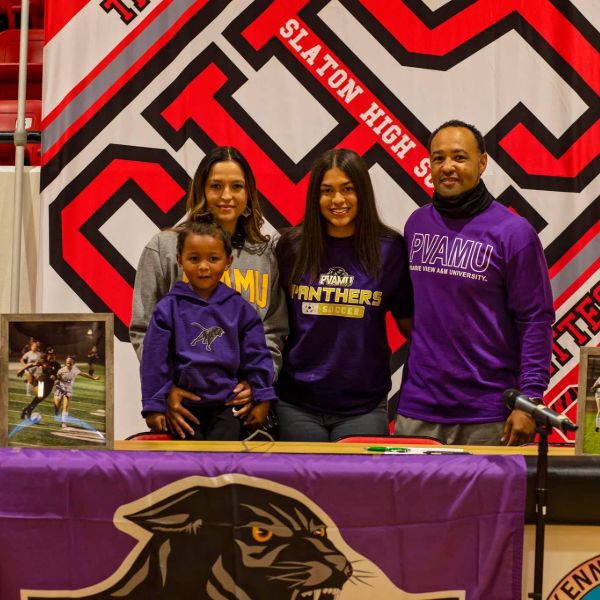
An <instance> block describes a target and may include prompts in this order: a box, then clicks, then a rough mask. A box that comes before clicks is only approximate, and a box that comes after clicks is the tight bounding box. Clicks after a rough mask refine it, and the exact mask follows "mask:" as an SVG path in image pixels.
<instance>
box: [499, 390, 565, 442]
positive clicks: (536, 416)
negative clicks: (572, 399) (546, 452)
mask: <svg viewBox="0 0 600 600" xmlns="http://www.w3.org/2000/svg"><path fill="white" fill-rule="evenodd" d="M502 399H503V400H504V404H505V405H506V406H507V407H508V408H510V409H511V410H522V411H523V412H524V413H527V414H528V415H530V416H531V417H533V420H534V421H535V422H536V424H537V425H542V426H543V425H549V426H550V427H556V429H560V430H561V431H565V432H566V431H576V430H577V425H575V423H573V421H571V419H569V417H565V415H559V414H558V413H557V412H556V411H554V410H552V409H551V408H548V407H547V406H546V405H545V404H536V403H535V401H533V400H531V399H529V398H528V397H527V396H524V395H523V394H522V393H521V392H519V390H506V391H505V392H504V393H503V394H502Z"/></svg>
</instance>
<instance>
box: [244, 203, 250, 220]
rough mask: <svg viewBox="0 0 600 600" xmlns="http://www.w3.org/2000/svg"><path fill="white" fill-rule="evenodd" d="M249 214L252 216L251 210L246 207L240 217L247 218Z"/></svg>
mask: <svg viewBox="0 0 600 600" xmlns="http://www.w3.org/2000/svg"><path fill="white" fill-rule="evenodd" d="M251 214H252V209H251V208H250V207H249V206H248V205H246V208H245V209H244V212H243V213H242V216H243V217H246V218H248V217H249V216H250V215H251Z"/></svg>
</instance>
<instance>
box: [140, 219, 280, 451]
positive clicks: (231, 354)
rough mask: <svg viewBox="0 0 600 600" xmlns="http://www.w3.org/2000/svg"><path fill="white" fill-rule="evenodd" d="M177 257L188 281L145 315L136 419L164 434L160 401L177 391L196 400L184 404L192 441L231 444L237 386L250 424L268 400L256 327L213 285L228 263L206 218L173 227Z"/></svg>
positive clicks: (245, 306)
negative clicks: (192, 420)
mask: <svg viewBox="0 0 600 600" xmlns="http://www.w3.org/2000/svg"><path fill="white" fill-rule="evenodd" d="M177 258H178V261H179V264H180V265H181V267H182V269H183V272H184V273H185V275H186V277H187V280H188V282H187V283H184V282H178V283H177V284H176V285H175V286H174V287H173V289H172V290H171V291H170V292H169V293H168V294H167V295H166V296H165V297H164V298H163V299H162V300H161V301H160V302H159V303H158V304H157V305H156V308H155V310H154V313H153V315H152V319H151V321H150V325H149V327H148V332H147V334H146V337H145V339H144V350H143V355H142V362H141V365H140V375H141V383H142V405H143V410H142V415H143V416H144V418H145V419H146V423H147V424H148V427H149V428H150V429H151V430H152V431H166V428H167V427H166V425H167V422H166V412H167V396H168V394H169V390H170V389H171V386H173V385H177V386H179V387H181V388H183V389H186V390H188V391H190V392H193V393H195V394H196V395H198V396H199V397H200V401H198V402H191V401H187V402H184V404H185V407H186V408H187V409H188V410H189V411H190V412H191V413H192V414H193V415H194V416H195V417H196V418H197V419H198V420H199V424H198V425H196V424H194V430H195V435H194V437H193V439H197V440H204V439H208V440H238V439H239V436H240V431H241V424H240V421H239V419H237V418H236V416H235V411H234V410H232V408H231V407H230V406H227V405H226V403H227V402H229V401H230V400H231V399H232V398H233V389H234V388H235V386H236V385H237V384H238V383H239V381H241V380H247V381H248V382H249V384H250V386H251V387H252V394H253V399H252V403H253V404H254V406H253V408H252V410H251V415H250V417H252V420H254V421H255V422H257V423H262V421H264V419H265V418H266V416H267V412H268V410H269V403H270V401H272V400H275V399H276V396H275V391H274V389H273V360H272V358H271V355H270V353H269V351H268V349H267V345H266V342H265V334H264V329H263V325H262V321H261V320H260V318H259V316H258V314H257V313H256V311H255V310H254V308H253V307H252V306H251V305H250V304H249V303H248V302H246V300H244V299H243V298H242V297H241V296H240V294H239V293H238V292H236V291H234V290H232V289H230V288H228V287H227V286H226V285H224V284H223V283H221V277H222V276H223V273H224V272H225V271H226V270H227V269H228V268H229V267H230V265H231V262H232V260H233V257H232V248H231V240H230V237H229V234H227V233H226V232H225V231H224V230H223V229H222V228H221V227H220V226H219V225H218V224H217V223H216V222H215V221H214V218H213V217H212V215H211V214H210V213H200V214H195V215H192V216H191V217H190V218H189V220H188V221H186V223H185V224H184V225H183V226H182V227H181V229H180V231H179V235H178V240H177Z"/></svg>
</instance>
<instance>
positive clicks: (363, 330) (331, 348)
mask: <svg viewBox="0 0 600 600" xmlns="http://www.w3.org/2000/svg"><path fill="white" fill-rule="evenodd" d="M295 250H296V249H295V248H294V242H291V241H290V240H289V239H286V237H285V236H284V237H282V240H281V241H280V242H279V245H278V247H277V250H276V254H277V257H278V260H279V273H280V281H281V284H282V285H283V286H284V288H285V289H286V292H287V294H286V297H287V301H288V313H289V320H290V334H289V338H288V340H287V342H286V344H285V347H284V359H283V370H282V372H281V374H280V376H279V381H278V393H279V397H280V398H281V399H282V400H284V401H287V402H291V403H293V404H296V405H298V406H300V407H302V408H303V409H305V410H309V411H313V412H316V413H323V414H331V415H344V416H351V415H358V414H363V413H366V412H369V411H371V410H373V409H374V408H375V406H377V404H378V403H379V402H380V401H381V400H383V399H384V398H385V397H386V396H387V393H388V391H389V390H390V387H391V375H390V366H389V359H390V348H389V346H388V343H387V332H386V322H385V315H386V313H387V312H388V311H390V312H391V313H392V314H393V315H394V316H395V317H397V318H403V317H408V316H410V315H411V314H412V309H413V306H412V294H411V290H410V281H409V278H408V268H407V267H408V264H407V260H406V249H405V245H404V242H403V240H402V238H401V236H400V235H398V234H396V235H395V236H393V237H391V236H390V237H382V238H381V243H380V251H381V264H382V269H381V272H380V273H377V274H369V273H366V272H365V270H364V268H363V267H362V266H361V264H360V261H359V259H358V256H357V253H356V251H355V248H354V239H353V238H352V237H349V238H332V237H327V238H326V256H325V260H324V262H323V265H322V267H321V270H320V272H319V275H318V276H317V278H316V279H315V280H314V281H312V282H311V281H310V277H309V275H308V274H305V275H304V276H303V277H302V279H301V281H300V282H298V284H292V283H291V281H290V277H291V272H292V269H293V266H294V257H295Z"/></svg>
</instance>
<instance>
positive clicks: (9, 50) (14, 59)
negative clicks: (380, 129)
mask: <svg viewBox="0 0 600 600" xmlns="http://www.w3.org/2000/svg"><path fill="white" fill-rule="evenodd" d="M20 44H21V31H20V30H19V29H6V30H4V31H0V63H18V62H19V46H20ZM43 59H44V30H43V29H30V30H29V37H28V42H27V64H42V62H43Z"/></svg>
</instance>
